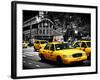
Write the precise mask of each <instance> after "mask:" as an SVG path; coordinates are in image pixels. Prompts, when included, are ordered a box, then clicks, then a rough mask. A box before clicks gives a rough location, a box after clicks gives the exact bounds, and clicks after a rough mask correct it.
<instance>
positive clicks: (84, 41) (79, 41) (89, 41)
mask: <svg viewBox="0 0 100 80" xmlns="http://www.w3.org/2000/svg"><path fill="white" fill-rule="evenodd" d="M77 42H91V41H90V40H79V41H77Z"/></svg>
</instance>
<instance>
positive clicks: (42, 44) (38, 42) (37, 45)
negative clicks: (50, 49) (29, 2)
mask: <svg viewBox="0 0 100 80" xmlns="http://www.w3.org/2000/svg"><path fill="white" fill-rule="evenodd" d="M47 43H48V42H47V41H46V40H35V42H34V44H33V48H34V50H35V51H39V50H40V49H41V48H44V47H45V46H46V44H47Z"/></svg>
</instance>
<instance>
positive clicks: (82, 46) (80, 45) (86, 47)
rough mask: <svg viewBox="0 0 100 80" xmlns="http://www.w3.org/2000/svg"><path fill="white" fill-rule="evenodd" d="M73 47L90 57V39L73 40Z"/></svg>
mask: <svg viewBox="0 0 100 80" xmlns="http://www.w3.org/2000/svg"><path fill="white" fill-rule="evenodd" d="M73 47H74V48H76V49H79V50H83V51H85V52H86V54H87V56H88V58H89V59H90V57H91V41H90V40H80V41H75V42H74V44H73Z"/></svg>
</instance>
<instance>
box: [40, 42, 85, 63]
mask: <svg viewBox="0 0 100 80" xmlns="http://www.w3.org/2000/svg"><path fill="white" fill-rule="evenodd" d="M39 56H40V58H41V59H42V60H51V61H55V62H56V63H57V64H71V63H75V62H83V61H85V60H87V55H86V53H85V52H84V51H82V50H77V49H74V48H73V47H71V46H69V45H68V43H65V42H51V43H49V44H47V45H46V46H45V48H44V49H40V51H39Z"/></svg>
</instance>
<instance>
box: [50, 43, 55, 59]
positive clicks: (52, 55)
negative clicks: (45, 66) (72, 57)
mask: <svg viewBox="0 0 100 80" xmlns="http://www.w3.org/2000/svg"><path fill="white" fill-rule="evenodd" d="M54 51H55V48H54V44H51V46H50V50H49V51H48V58H49V60H52V61H55V58H56V56H55V54H54Z"/></svg>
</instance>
